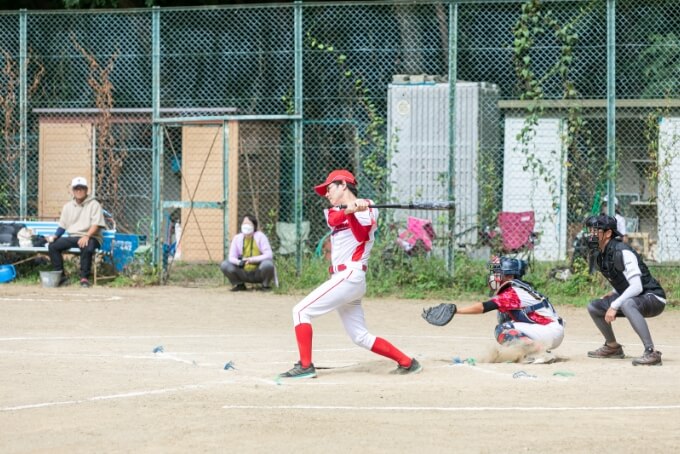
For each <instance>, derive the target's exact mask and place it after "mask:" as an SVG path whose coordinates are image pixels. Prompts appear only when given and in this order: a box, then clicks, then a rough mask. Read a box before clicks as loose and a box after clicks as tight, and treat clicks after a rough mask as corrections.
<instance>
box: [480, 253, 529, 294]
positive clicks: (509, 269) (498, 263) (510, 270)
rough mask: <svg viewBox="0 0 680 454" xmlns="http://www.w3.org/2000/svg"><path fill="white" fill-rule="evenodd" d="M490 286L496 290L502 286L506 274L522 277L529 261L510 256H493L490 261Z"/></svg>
mask: <svg viewBox="0 0 680 454" xmlns="http://www.w3.org/2000/svg"><path fill="white" fill-rule="evenodd" d="M489 268H490V273H489V288H490V289H491V290H492V291H494V292H496V291H497V290H498V289H499V288H501V284H502V283H503V278H504V277H505V276H510V275H512V276H514V277H516V278H518V279H521V278H522V276H524V273H525V272H526V269H527V262H525V261H524V260H520V259H513V258H510V257H496V256H494V257H492V258H491V261H490V262H489Z"/></svg>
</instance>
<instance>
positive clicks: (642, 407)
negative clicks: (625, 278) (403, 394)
mask: <svg viewBox="0 0 680 454" xmlns="http://www.w3.org/2000/svg"><path fill="white" fill-rule="evenodd" d="M222 408H224V409H227V410H266V411H271V410H323V411H329V410H338V411H431V412H461V411H468V412H473V411H482V412H484V411H513V412H514V411H547V412H550V411H649V410H651V411H659V410H680V405H639V406H629V407H620V406H610V407H359V406H356V407H355V406H343V405H225V406H224V407H222Z"/></svg>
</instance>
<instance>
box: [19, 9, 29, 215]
mask: <svg viewBox="0 0 680 454" xmlns="http://www.w3.org/2000/svg"><path fill="white" fill-rule="evenodd" d="M26 15H27V12H26V10H25V9H22V10H20V11H19V125H20V126H19V153H20V158H19V167H20V170H19V216H20V218H21V219H26V216H27V215H28V191H27V187H28V186H27V185H28V168H27V162H28V156H27V152H28V151H27V147H26V140H27V123H28V112H27V110H28V93H27V82H26V80H27V74H26V73H27V72H28V67H27V60H26V47H27V46H26V42H27V36H26V35H27V23H26Z"/></svg>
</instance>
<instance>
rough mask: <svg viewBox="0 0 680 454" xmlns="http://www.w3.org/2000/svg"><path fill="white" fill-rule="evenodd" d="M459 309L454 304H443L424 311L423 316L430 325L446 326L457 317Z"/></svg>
mask: <svg viewBox="0 0 680 454" xmlns="http://www.w3.org/2000/svg"><path fill="white" fill-rule="evenodd" d="M456 310H457V307H456V305H455V304H453V303H441V304H439V305H437V306H434V307H428V308H427V309H423V313H422V314H421V315H422V316H423V318H424V319H425V320H426V321H427V323H429V324H430V325H435V326H444V325H446V324H448V323H449V322H450V321H451V320H452V319H453V316H454V315H456Z"/></svg>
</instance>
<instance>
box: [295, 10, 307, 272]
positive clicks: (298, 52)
mask: <svg viewBox="0 0 680 454" xmlns="http://www.w3.org/2000/svg"><path fill="white" fill-rule="evenodd" d="M302 99H303V84H302V1H301V0H296V1H295V114H296V115H298V116H299V118H297V119H296V120H294V121H295V128H294V135H295V137H294V139H293V142H294V146H295V158H294V159H295V164H294V166H293V168H294V170H293V175H294V177H293V180H294V183H293V184H294V188H293V194H294V196H293V198H294V200H295V202H294V206H295V208H294V211H295V237H296V238H297V241H296V243H295V258H296V261H295V268H296V271H297V274H298V275H299V274H300V273H301V272H302V251H303V248H302V216H303V206H302V189H303V188H302V184H303V177H302V172H303V159H304V157H303V150H302V148H303V143H302V141H303V123H302V121H303V120H302V118H303V114H302V113H303V112H302V110H303V105H302Z"/></svg>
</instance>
